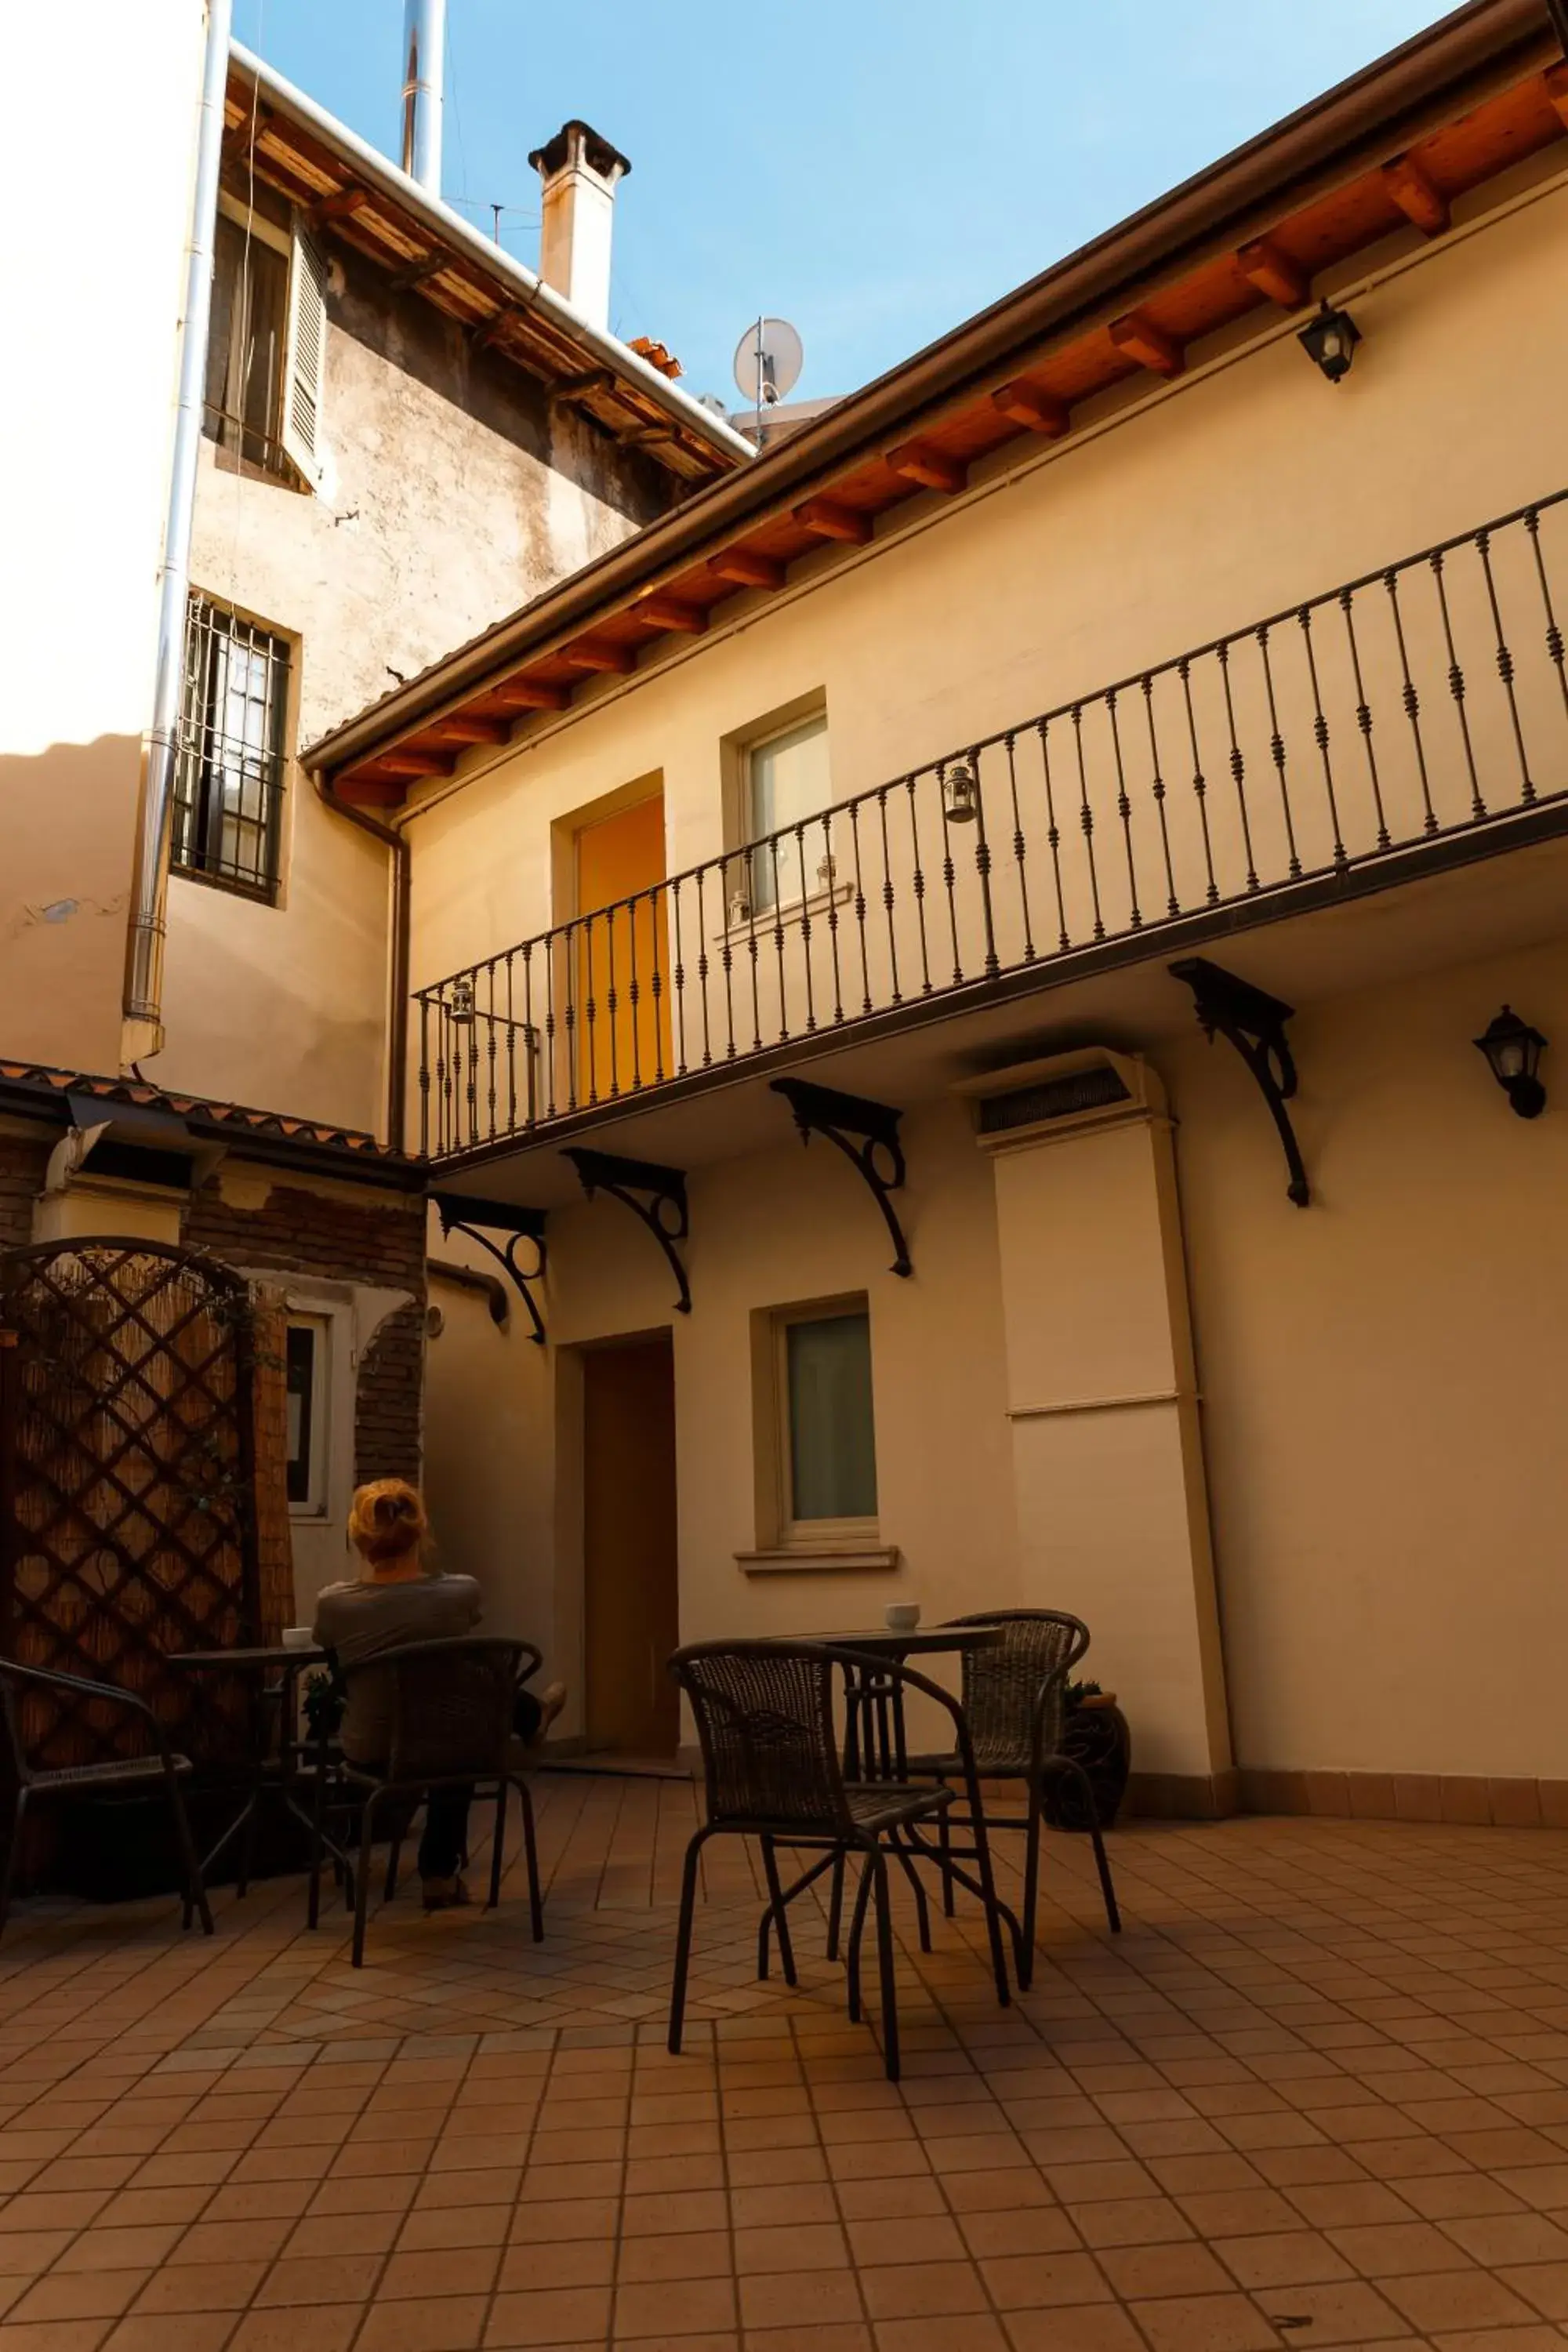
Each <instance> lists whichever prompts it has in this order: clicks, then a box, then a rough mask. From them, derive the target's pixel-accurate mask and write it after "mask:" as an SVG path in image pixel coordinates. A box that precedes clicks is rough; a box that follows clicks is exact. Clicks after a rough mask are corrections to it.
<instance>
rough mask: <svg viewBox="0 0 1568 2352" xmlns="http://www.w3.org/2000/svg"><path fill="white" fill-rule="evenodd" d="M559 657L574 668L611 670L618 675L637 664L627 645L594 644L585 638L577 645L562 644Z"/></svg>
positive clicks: (623, 673) (621, 675) (635, 657)
mask: <svg viewBox="0 0 1568 2352" xmlns="http://www.w3.org/2000/svg"><path fill="white" fill-rule="evenodd" d="M561 658H562V660H563V661H566V662H570V663H571V665H572V667H573V668H574V669H591V670H604V671H605V672H610V671H613V672H615V673H616V675H617V676H620V677H624V676H625V674H626V671H627V670H632V669H636V667H637V656H636V655H635V654H634V653H633V652H632V651H631V650H630V648H629V647H628V646H595V645H594V644H592V643H590V642H589V640H588V639H587V638H584V639H583V641H582V643H581V644H579V645H575V646H563V647H562V649H561Z"/></svg>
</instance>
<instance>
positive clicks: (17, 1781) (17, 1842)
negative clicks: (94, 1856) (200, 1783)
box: [0, 1658, 213, 1936]
mask: <svg viewBox="0 0 1568 2352" xmlns="http://www.w3.org/2000/svg"><path fill="white" fill-rule="evenodd" d="M34 1690H47V1691H60V1692H63V1693H64V1694H65V1695H66V1696H68V1697H71V1698H77V1699H90V1700H92V1701H93V1702H94V1703H95V1704H102V1705H104V1706H114V1707H123V1708H126V1709H127V1710H129V1712H130V1713H132V1714H133V1715H138V1716H141V1717H142V1718H143V1719H144V1721H145V1723H146V1727H147V1732H148V1736H149V1738H151V1741H152V1753H151V1754H150V1755H146V1756H126V1757H111V1758H110V1759H109V1760H108V1761H107V1762H105V1763H102V1764H63V1765H58V1766H56V1767H54V1768H52V1769H51V1768H47V1767H40V1766H36V1765H34V1764H32V1763H31V1762H30V1761H29V1760H28V1757H27V1749H26V1743H25V1741H24V1739H23V1737H22V1728H21V1724H20V1721H19V1719H18V1715H17V1702H18V1701H19V1700H20V1699H21V1698H23V1697H25V1696H26V1694H27V1692H29V1691H34ZM0 1715H3V1717H4V1721H5V1737H4V1740H3V1742H0V1802H5V1801H7V1800H8V1801H9V1804H10V1812H11V1825H10V1829H9V1831H8V1832H7V1835H6V1840H5V1864H4V1867H3V1869H0V1933H4V1931H5V1921H6V1919H7V1917H8V1916H9V1914H10V1909H11V1891H12V1888H13V1887H14V1886H15V1885H16V1864H17V1859H18V1857H19V1854H20V1852H21V1844H22V1820H23V1816H24V1814H25V1813H26V1810H27V1806H28V1804H29V1802H30V1801H34V1800H36V1799H37V1798H40V1797H56V1796H59V1797H81V1796H96V1795H97V1794H98V1793H99V1792H100V1790H110V1789H141V1790H146V1791H148V1792H151V1791H152V1790H155V1789H159V1788H161V1789H162V1790H163V1793H164V1795H165V1796H166V1798H167V1799H168V1802H169V1812H170V1815H171V1817H172V1819H173V1821H174V1836H175V1840H176V1842H177V1843H178V1846H179V1850H180V1862H181V1865H182V1867H183V1869H184V1878H185V1891H184V1916H183V1918H182V1922H181V1924H182V1925H183V1926H184V1927H189V1926H190V1924H191V1916H192V1914H193V1912H194V1913H195V1914H196V1915H197V1916H199V1917H200V1920H201V1923H202V1933H203V1934H204V1935H205V1936H210V1935H211V1934H212V1931H213V1915H212V1913H211V1911H210V1910H209V1909H208V1907H207V1898H206V1892H205V1888H204V1887H203V1885H202V1871H201V1864H200V1863H199V1862H198V1861H197V1859H196V1849H195V1841H194V1840H193V1838H192V1836H191V1824H190V1819H189V1816H188V1815H187V1813H186V1811H185V1804H184V1797H183V1796H182V1795H181V1793H180V1782H181V1781H182V1780H184V1778H185V1776H186V1775H187V1774H188V1773H189V1771H190V1769H191V1761H190V1759H189V1757H188V1756H180V1755H177V1754H176V1753H175V1752H174V1749H173V1748H171V1747H170V1746H169V1743H168V1741H167V1739H166V1738H164V1736H163V1725H162V1724H161V1723H160V1722H159V1720H158V1718H157V1717H156V1716H155V1715H154V1714H153V1710H152V1708H151V1707H150V1706H148V1704H147V1702H146V1700H145V1699H142V1698H138V1697H137V1696H135V1694H134V1693H133V1692H132V1691H128V1690H121V1689H119V1688H118V1687H117V1686H116V1685H114V1684H112V1683H96V1682H89V1681H88V1680H87V1679H86V1677H85V1676H83V1675H61V1674H56V1673H55V1671H54V1670H53V1668H52V1667H48V1666H23V1665H18V1664H16V1662H15V1661H14V1660H12V1659H8V1658H7V1659H0Z"/></svg>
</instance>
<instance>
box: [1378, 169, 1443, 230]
mask: <svg viewBox="0 0 1568 2352" xmlns="http://www.w3.org/2000/svg"><path fill="white" fill-rule="evenodd" d="M1383 184H1384V187H1385V188H1386V189H1387V190H1388V193H1389V194H1390V195H1391V196H1392V197H1393V198H1394V203H1395V204H1396V205H1398V206H1399V209H1400V211H1401V212H1402V213H1403V214H1404V215H1405V219H1406V220H1407V221H1410V222H1412V223H1413V224H1414V225H1415V227H1416V228H1418V229H1419V230H1420V231H1421V234H1422V236H1441V235H1442V234H1443V231H1444V230H1445V229H1446V228H1447V226H1448V220H1449V213H1448V199H1447V196H1446V195H1445V194H1443V191H1442V190H1441V188H1439V187H1438V186H1436V184H1435V183H1434V181H1433V180H1432V179H1431V178H1430V177H1429V176H1428V174H1427V173H1426V172H1425V171H1423V169H1422V167H1421V165H1420V164H1419V163H1417V162H1416V160H1415V156H1414V155H1396V156H1395V157H1394V161H1393V163H1385V164H1384V167H1383Z"/></svg>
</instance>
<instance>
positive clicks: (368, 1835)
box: [352, 1789, 381, 1969]
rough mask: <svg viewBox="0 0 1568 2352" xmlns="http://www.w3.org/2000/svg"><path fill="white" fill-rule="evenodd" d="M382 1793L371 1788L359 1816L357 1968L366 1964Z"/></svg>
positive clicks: (356, 1890)
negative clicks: (372, 1864)
mask: <svg viewBox="0 0 1568 2352" xmlns="http://www.w3.org/2000/svg"><path fill="white" fill-rule="evenodd" d="M380 1795H381V1790H379V1789H373V1790H371V1792H370V1794H369V1796H368V1797H367V1798H366V1799H365V1801H364V1805H363V1810H362V1811H361V1813H360V1817H359V1866H358V1868H357V1869H356V1870H355V1872H354V1942H353V1956H352V1958H353V1966H354V1967H355V1968H356V1969H363V1966H364V1929H365V1918H366V1916H367V1914H368V1912H369V1910H370V1862H371V1855H372V1853H373V1852H374V1843H375V1841H374V1836H373V1834H372V1832H373V1831H374V1826H375V1808H376V1801H377V1800H378V1799H379V1797H380Z"/></svg>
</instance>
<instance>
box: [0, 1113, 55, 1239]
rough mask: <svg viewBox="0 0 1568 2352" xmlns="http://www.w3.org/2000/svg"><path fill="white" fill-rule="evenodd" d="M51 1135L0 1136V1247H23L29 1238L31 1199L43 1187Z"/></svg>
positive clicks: (32, 1199) (31, 1223)
mask: <svg viewBox="0 0 1568 2352" xmlns="http://www.w3.org/2000/svg"><path fill="white" fill-rule="evenodd" d="M53 1148H54V1138H53V1137H52V1136H51V1137H50V1138H49V1139H48V1140H47V1142H44V1141H39V1142H37V1143H31V1142H24V1141H22V1139H20V1138H19V1137H16V1136H7V1135H0V1249H23V1248H25V1247H26V1244H27V1243H28V1242H30V1241H31V1240H32V1238H33V1202H34V1201H35V1199H36V1198H37V1194H38V1193H39V1192H41V1191H42V1190H43V1183H44V1171H45V1169H46V1168H47V1166H48V1163H49V1153H50V1151H51V1150H53Z"/></svg>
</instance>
